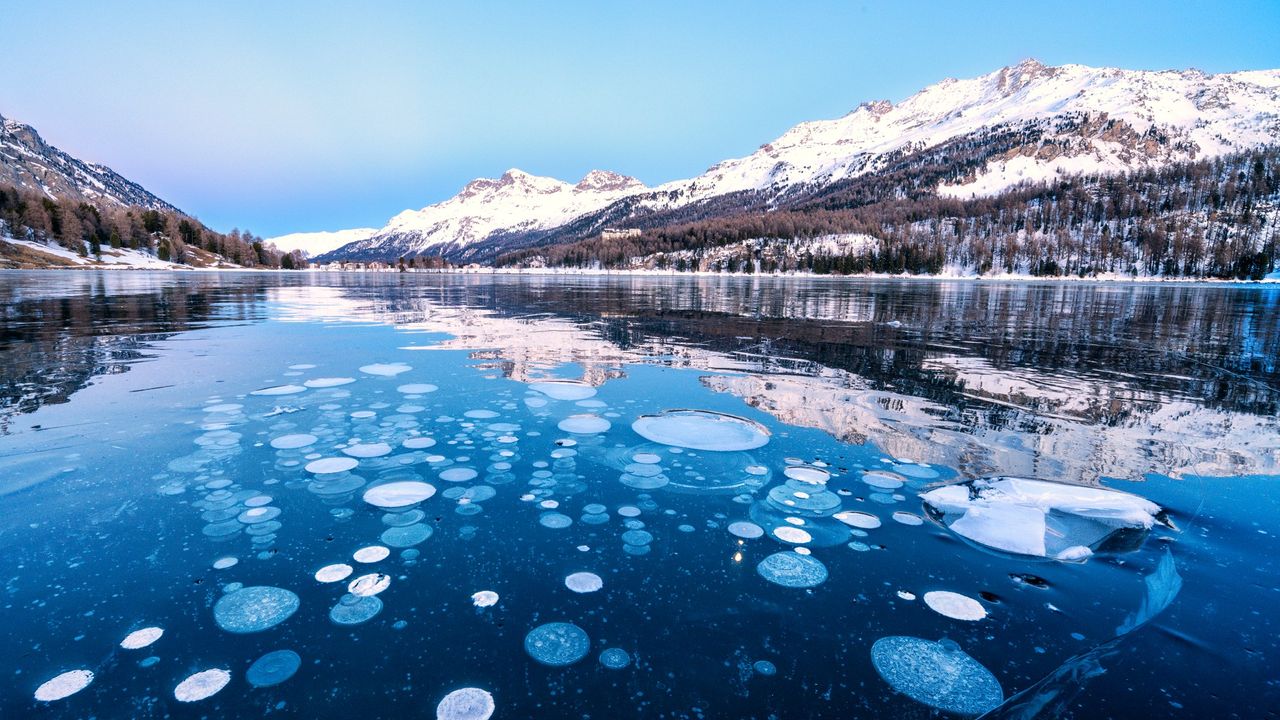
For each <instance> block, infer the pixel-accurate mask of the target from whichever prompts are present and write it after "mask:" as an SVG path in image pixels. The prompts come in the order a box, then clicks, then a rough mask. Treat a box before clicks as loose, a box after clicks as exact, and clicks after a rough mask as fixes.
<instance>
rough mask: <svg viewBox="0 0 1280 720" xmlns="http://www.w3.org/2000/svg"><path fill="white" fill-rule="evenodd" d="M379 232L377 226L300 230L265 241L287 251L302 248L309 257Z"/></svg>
mask: <svg viewBox="0 0 1280 720" xmlns="http://www.w3.org/2000/svg"><path fill="white" fill-rule="evenodd" d="M377 232H378V229H377V228H351V229H350V230H333V231H321V232H300V233H290V234H288V235H281V236H279V237H273V238H267V239H266V241H265V242H268V243H271V244H273V245H275V246H276V247H277V248H279V249H281V250H284V251H285V252H290V251H293V250H301V251H302V252H303V253H304V254H305V255H306V256H307V257H315V256H316V255H321V254H324V253H327V252H329V251H330V250H336V249H338V248H340V247H342V246H343V245H346V244H347V243H352V242H356V241H357V240H364V239H366V238H370V237H373V235H374V234H375V233H377Z"/></svg>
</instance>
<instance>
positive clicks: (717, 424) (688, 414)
mask: <svg viewBox="0 0 1280 720" xmlns="http://www.w3.org/2000/svg"><path fill="white" fill-rule="evenodd" d="M631 429H632V430H635V431H636V433H638V434H639V435H640V436H641V437H643V438H644V439H646V440H649V441H650V442H656V443H662V444H663V445H671V446H674V447H681V448H690V449H693V450H714V451H720V452H727V451H732V450H752V449H755V448H758V447H761V446H763V445H764V444H766V443H768V442H769V430H768V428H766V427H765V426H763V425H761V424H760V423H758V422H755V421H753V420H748V419H746V418H740V417H736V416H733V415H726V414H724V413H717V412H711V411H709V410H667V411H664V412H661V413H658V414H656V415H644V416H642V417H640V418H639V419H637V420H636V421H635V422H634V423H632V424H631Z"/></svg>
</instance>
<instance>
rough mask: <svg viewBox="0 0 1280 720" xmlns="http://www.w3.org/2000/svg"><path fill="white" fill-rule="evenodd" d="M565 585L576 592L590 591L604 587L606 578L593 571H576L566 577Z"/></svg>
mask: <svg viewBox="0 0 1280 720" xmlns="http://www.w3.org/2000/svg"><path fill="white" fill-rule="evenodd" d="M564 585H565V587H567V588H569V589H570V590H572V591H574V592H576V593H590V592H595V591H597V590H599V589H600V588H602V587H604V580H601V579H600V576H599V575H597V574H595V573H591V572H576V573H573V574H572V575H569V576H568V577H566V578H565V579H564Z"/></svg>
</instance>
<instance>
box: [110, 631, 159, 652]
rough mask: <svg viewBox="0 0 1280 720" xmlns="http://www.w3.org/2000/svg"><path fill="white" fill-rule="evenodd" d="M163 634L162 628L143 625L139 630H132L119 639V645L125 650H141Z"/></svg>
mask: <svg viewBox="0 0 1280 720" xmlns="http://www.w3.org/2000/svg"><path fill="white" fill-rule="evenodd" d="M161 635H164V628H158V627H144V628H142V629H141V630H134V631H133V632H131V633H129V634H128V635H126V636H125V638H124V639H123V640H121V641H120V647H122V648H124V649H125V650H141V649H142V648H144V647H147V646H148V645H150V644H152V643H154V642H155V641H157V640H159V639H160V636H161Z"/></svg>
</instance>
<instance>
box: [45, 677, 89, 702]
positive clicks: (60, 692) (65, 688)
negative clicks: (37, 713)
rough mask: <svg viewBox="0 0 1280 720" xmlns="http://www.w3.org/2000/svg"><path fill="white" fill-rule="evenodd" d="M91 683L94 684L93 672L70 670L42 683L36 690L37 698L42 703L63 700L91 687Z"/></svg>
mask: <svg viewBox="0 0 1280 720" xmlns="http://www.w3.org/2000/svg"><path fill="white" fill-rule="evenodd" d="M91 682H93V671H92V670H83V669H81V670H68V671H66V672H64V673H62V674H60V675H55V676H54V677H52V678H50V679H49V680H46V681H44V682H43V683H41V684H40V687H38V688H36V694H35V698H36V700H39V701H40V702H53V701H55V700H61V699H63V698H65V697H69V696H71V695H75V694H76V693H78V692H80V691H81V690H83V689H85V688H87V687H89V683H91Z"/></svg>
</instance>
